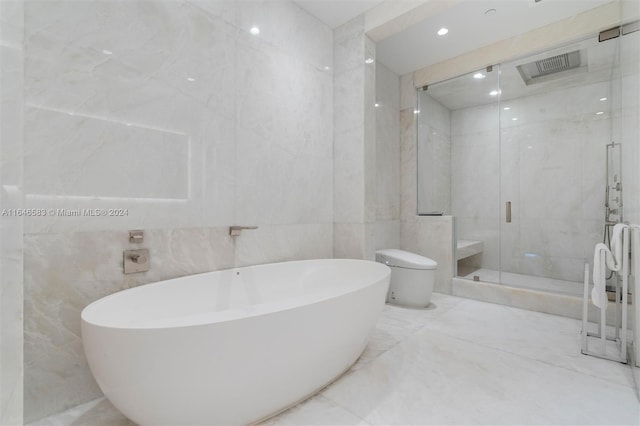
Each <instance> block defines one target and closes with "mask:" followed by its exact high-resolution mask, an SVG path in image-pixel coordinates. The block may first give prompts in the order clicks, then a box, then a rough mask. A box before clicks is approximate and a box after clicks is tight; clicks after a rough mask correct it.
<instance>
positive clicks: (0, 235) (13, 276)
mask: <svg viewBox="0 0 640 426" xmlns="http://www.w3.org/2000/svg"><path fill="white" fill-rule="evenodd" d="M23 23H24V8H23V3H22V2H21V1H3V2H0V211H2V212H3V213H2V214H1V215H0V425H18V424H22V422H23V415H22V411H23V381H22V376H23V370H24V369H23V360H22V357H23V348H22V344H23V334H22V329H23V327H22V318H23V288H22V281H23V280H22V274H23V272H22V268H23V239H22V232H23V217H21V216H15V215H13V214H12V213H11V210H12V209H21V208H22V207H23V192H22V188H23V187H22V184H23V182H22V146H23V110H24V94H23V89H24V78H23V75H24V72H23V64H24V59H23V58H24V51H23V49H22V31H23ZM5 209H6V210H5ZM5 213H6V214H5Z"/></svg>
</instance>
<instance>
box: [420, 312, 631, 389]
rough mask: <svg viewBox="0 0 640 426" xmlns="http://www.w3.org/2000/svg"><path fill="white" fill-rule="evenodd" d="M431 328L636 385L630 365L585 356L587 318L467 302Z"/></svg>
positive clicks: (481, 343)
mask: <svg viewBox="0 0 640 426" xmlns="http://www.w3.org/2000/svg"><path fill="white" fill-rule="evenodd" d="M425 327H427V328H432V329H434V330H437V331H439V332H441V333H445V334H448V335H450V336H453V337H456V338H459V339H463V340H466V341H469V342H474V343H476V344H478V345H482V346H487V347H490V348H494V349H500V350H503V351H506V352H510V353H513V354H517V355H520V356H524V357H527V358H530V359H535V360H538V361H542V362H546V363H549V364H552V365H555V366H558V367H563V368H567V369H570V370H573V371H578V372H581V373H584V374H587V375H591V376H595V377H599V378H602V379H605V380H609V381H612V382H614V383H617V384H620V385H626V386H633V377H632V375H631V374H630V367H629V366H627V365H625V364H620V363H616V362H612V361H606V360H602V359H598V358H595V357H591V356H586V355H582V354H581V353H580V348H581V341H580V339H581V335H580V329H581V322H580V321H577V320H574V319H571V318H565V317H560V316H556V315H549V314H543V313H540V312H533V311H527V310H524V309H518V308H512V307H508V306H503V305H496V304H492V303H481V302H480V303H478V302H477V301H474V300H463V301H462V302H461V303H458V304H457V305H456V306H454V307H453V308H452V309H450V310H448V311H447V312H445V313H443V315H442V316H440V317H439V318H438V321H437V322H434V321H432V322H429V323H426V325H425Z"/></svg>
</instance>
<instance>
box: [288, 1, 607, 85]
mask: <svg viewBox="0 0 640 426" xmlns="http://www.w3.org/2000/svg"><path fill="white" fill-rule="evenodd" d="M387 1H397V0H387ZM432 1H438V0H432ZM610 1H611V0H540V1H537V2H536V1H535V0H457V1H451V2H450V3H451V6H449V7H448V8H447V9H445V10H444V11H443V12H441V13H440V14H438V15H436V16H432V17H430V18H427V19H425V20H424V21H422V22H420V23H418V24H416V25H413V26H411V27H409V28H406V29H405V30H404V31H402V32H400V33H397V34H395V35H393V36H391V37H389V38H387V39H384V40H382V41H380V42H378V43H377V45H376V56H377V58H376V59H377V60H378V61H379V62H381V63H383V64H384V65H386V66H387V67H389V68H390V69H391V70H392V71H393V72H395V73H396V74H398V75H404V74H406V73H409V72H412V71H416V70H418V69H420V68H424V67H426V66H429V65H433V64H436V63H438V62H442V61H444V60H447V59H450V58H453V57H455V56H458V55H461V54H463V53H465V52H469V51H472V50H475V49H477V48H479V47H483V46H486V45H489V44H492V43H495V42H497V41H500V40H504V39H507V38H510V37H514V36H517V35H519V34H523V33H525V32H528V31H531V30H533V29H535V28H539V27H543V26H545V25H549V24H551V23H553V22H557V21H560V20H562V19H566V18H569V17H572V16H574V15H576V14H578V13H581V12H584V11H586V10H589V9H591V8H594V7H597V6H600V5H602V4H605V3H608V2H610ZM382 2H383V0H296V3H298V5H300V7H302V8H303V9H305V10H307V11H308V12H309V13H311V14H312V15H314V16H316V17H317V18H318V19H320V20H321V21H322V22H324V23H325V24H327V25H329V26H330V27H331V28H336V27H338V26H340V25H342V24H343V23H345V22H347V21H349V20H350V19H352V18H354V17H356V16H358V15H360V14H362V13H365V12H366V11H368V10H370V9H372V8H374V7H375V6H377V5H379V4H380V3H382ZM490 9H495V12H489V13H485V12H486V11H488V10H490ZM442 27H446V28H448V29H449V33H448V34H446V35H444V36H438V35H437V34H436V32H437V31H438V29H440V28H442Z"/></svg>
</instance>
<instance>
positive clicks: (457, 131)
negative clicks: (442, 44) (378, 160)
mask: <svg viewBox="0 0 640 426" xmlns="http://www.w3.org/2000/svg"><path fill="white" fill-rule="evenodd" d="M639 34H640V33H639V32H630V33H629V34H627V35H621V36H620V37H617V38H614V39H611V40H607V41H599V40H598V36H597V35H596V36H594V37H591V38H589V39H585V40H581V41H578V42H574V43H572V44H570V45H564V46H559V47H557V48H554V49H550V50H548V51H545V52H540V53H538V54H535V55H531V56H528V57H525V58H519V59H517V60H514V61H511V62H508V63H503V64H498V65H495V66H493V67H489V68H487V69H482V70H477V71H475V72H472V73H469V74H466V75H462V76H458V77H456V78H453V79H450V80H447V81H443V82H440V83H436V84H433V85H429V86H428V87H426V90H425V89H424V88H423V89H419V90H418V100H419V106H418V111H419V114H418V120H417V121H418V132H417V133H418V147H417V149H418V214H421V215H430V214H451V215H454V216H455V218H456V219H455V223H456V238H457V242H458V244H457V245H458V250H457V276H458V277H460V278H467V279H471V280H475V281H483V282H491V283H499V284H505V285H509V286H513V287H525V288H530V289H536V290H541V291H552V292H557V293H565V294H574V295H581V292H582V280H583V271H584V264H585V262H589V261H590V259H591V258H592V256H593V248H594V246H595V244H596V243H598V242H602V241H603V240H605V239H606V238H607V231H608V229H609V227H610V226H611V224H613V223H616V222H618V221H621V220H622V219H623V218H624V219H631V220H634V219H635V218H637V216H638V194H639V193H640V190H639V189H638V181H639V179H638V159H639V158H640V156H639V155H638V144H639V143H638V140H639V135H638V127H639V125H638V80H639V77H640V76H639V74H638V68H639V67H638V52H639V51H640V49H639V48H638V46H639V45H638V36H639ZM636 220H637V219H636Z"/></svg>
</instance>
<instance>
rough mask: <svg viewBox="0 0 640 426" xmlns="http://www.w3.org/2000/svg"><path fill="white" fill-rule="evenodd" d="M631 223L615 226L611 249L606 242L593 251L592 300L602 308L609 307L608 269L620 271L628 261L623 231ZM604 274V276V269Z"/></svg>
mask: <svg viewBox="0 0 640 426" xmlns="http://www.w3.org/2000/svg"><path fill="white" fill-rule="evenodd" d="M628 227H629V225H625V224H624V223H618V224H616V225H615V226H614V227H613V237H612V238H611V250H609V247H607V246H606V245H605V244H602V243H598V244H596V248H595V250H594V253H593V290H591V300H592V301H593V304H594V305H596V306H597V307H598V308H600V309H607V279H606V275H607V274H606V271H607V268H609V270H611V271H614V272H618V271H620V269H622V262H625V261H627V260H626V259H625V258H624V257H625V256H624V255H623V253H622V231H623V230H624V229H625V228H628ZM602 252H604V254H605V255H604V258H605V263H606V264H604V265H603V264H601V262H600V253H602ZM603 270H604V276H605V278H603V277H602V275H603V274H602V271H603Z"/></svg>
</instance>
